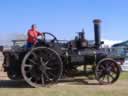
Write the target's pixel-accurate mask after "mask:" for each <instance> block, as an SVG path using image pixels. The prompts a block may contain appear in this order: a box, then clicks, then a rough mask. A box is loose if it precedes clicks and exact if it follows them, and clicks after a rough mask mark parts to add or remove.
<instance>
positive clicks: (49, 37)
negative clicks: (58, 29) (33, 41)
mask: <svg viewBox="0 0 128 96" xmlns="http://www.w3.org/2000/svg"><path fill="white" fill-rule="evenodd" d="M42 40H43V41H44V42H51V43H57V42H58V40H57V38H56V36H55V35H53V34H51V33H49V32H43V34H42Z"/></svg>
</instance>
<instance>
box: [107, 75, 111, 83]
mask: <svg viewBox="0 0 128 96" xmlns="http://www.w3.org/2000/svg"><path fill="white" fill-rule="evenodd" d="M107 82H108V83H109V82H110V78H109V75H107Z"/></svg>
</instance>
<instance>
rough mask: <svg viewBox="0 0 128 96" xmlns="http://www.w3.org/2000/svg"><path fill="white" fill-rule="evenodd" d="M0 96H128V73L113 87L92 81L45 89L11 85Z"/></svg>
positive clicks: (1, 89) (122, 75)
mask: <svg viewBox="0 0 128 96" xmlns="http://www.w3.org/2000/svg"><path fill="white" fill-rule="evenodd" d="M87 82H88V83H87ZM20 85H22V84H20ZM8 87H10V88H8ZM0 96H128V72H123V73H122V74H121V77H120V79H119V80H118V81H117V82H116V83H114V84H112V85H98V84H97V82H94V81H92V80H86V83H84V82H72V83H71V82H70V83H64V82H63V83H59V84H57V85H53V86H50V87H45V88H27V87H20V86H17V87H14V86H13V85H11V86H6V88H0Z"/></svg>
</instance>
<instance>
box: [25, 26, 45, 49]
mask: <svg viewBox="0 0 128 96" xmlns="http://www.w3.org/2000/svg"><path fill="white" fill-rule="evenodd" d="M42 34H43V33H41V32H39V31H38V30H37V26H36V25H35V24H33V25H32V26H31V29H29V30H28V33H27V35H28V39H27V48H31V47H32V46H33V45H36V44H37V43H38V36H41V35H42Z"/></svg>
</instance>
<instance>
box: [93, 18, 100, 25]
mask: <svg viewBox="0 0 128 96" xmlns="http://www.w3.org/2000/svg"><path fill="white" fill-rule="evenodd" d="M93 23H95V24H99V23H101V20H100V19H94V20H93Z"/></svg>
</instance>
